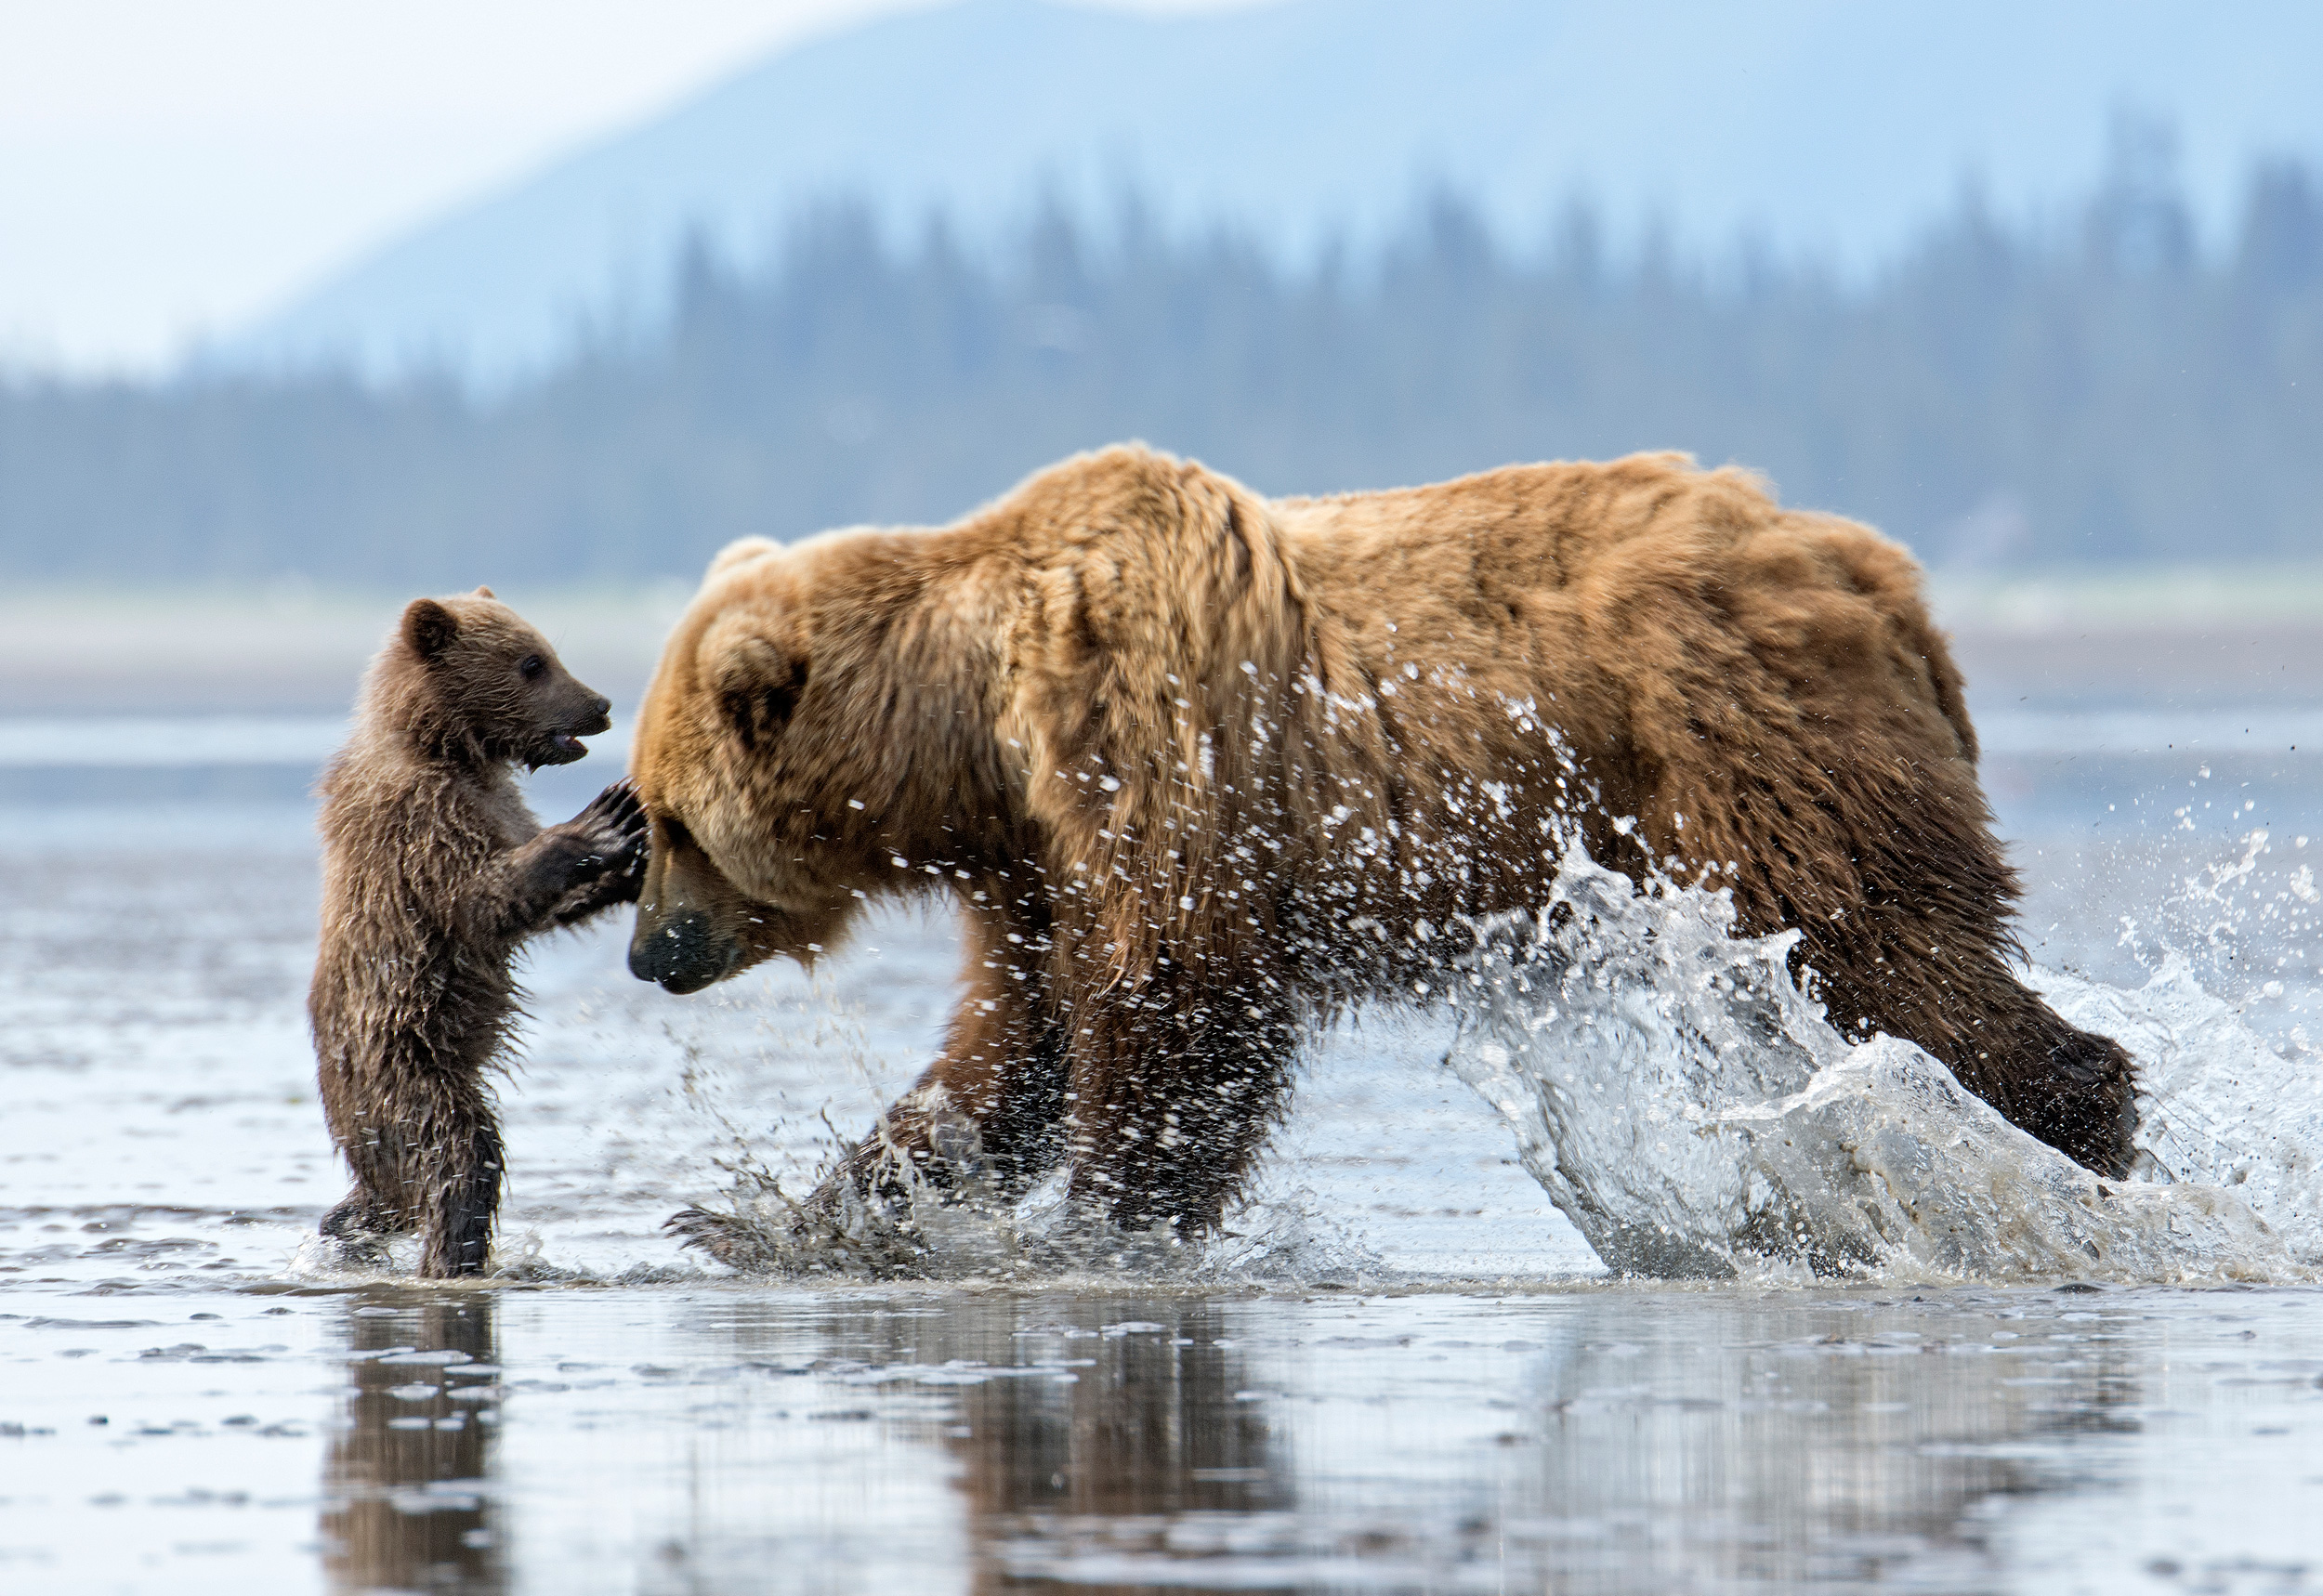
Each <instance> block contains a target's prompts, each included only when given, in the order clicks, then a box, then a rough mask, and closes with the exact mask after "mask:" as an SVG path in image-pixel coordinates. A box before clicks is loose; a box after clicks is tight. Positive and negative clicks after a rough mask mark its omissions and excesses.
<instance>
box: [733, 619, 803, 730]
mask: <svg viewBox="0 0 2323 1596" xmlns="http://www.w3.org/2000/svg"><path fill="white" fill-rule="evenodd" d="M716 680H717V694H718V708H719V709H720V710H721V711H722V712H724V713H725V716H726V723H727V725H728V726H731V727H733V729H734V735H735V736H736V737H738V738H740V739H742V746H743V747H744V748H747V749H755V748H756V747H757V746H758V739H761V738H772V737H775V736H777V735H778V734H780V733H781V730H782V728H783V727H784V726H788V725H790V723H791V713H792V712H793V711H794V710H796V709H797V708H798V699H799V695H800V694H801V693H804V692H805V691H806V690H807V661H806V659H805V657H804V656H802V655H797V654H793V653H790V652H788V651H787V650H785V649H782V648H778V647H776V646H775V645H774V644H772V643H769V642H768V641H767V640H766V639H765V638H763V637H745V638H742V639H741V640H740V641H738V642H736V643H735V644H733V645H732V647H731V649H730V651H729V652H728V655H727V657H726V660H725V661H724V662H723V663H722V664H721V665H720V667H719V669H718V673H717V678H716Z"/></svg>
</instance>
